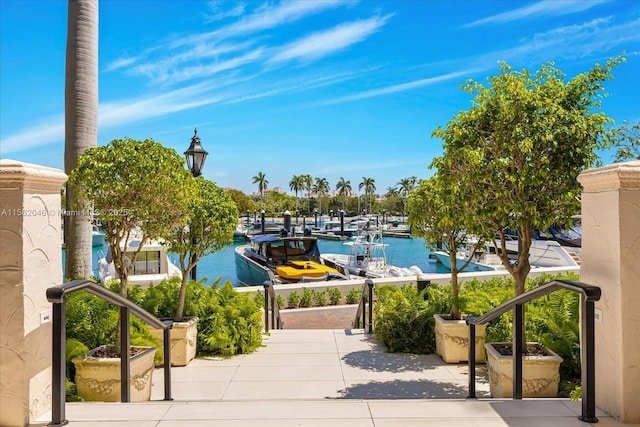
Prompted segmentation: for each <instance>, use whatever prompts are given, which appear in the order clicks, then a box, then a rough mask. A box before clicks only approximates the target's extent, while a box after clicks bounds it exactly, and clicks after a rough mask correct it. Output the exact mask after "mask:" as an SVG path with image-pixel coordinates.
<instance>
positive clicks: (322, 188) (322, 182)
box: [313, 178, 331, 215]
mask: <svg viewBox="0 0 640 427" xmlns="http://www.w3.org/2000/svg"><path fill="white" fill-rule="evenodd" d="M330 188H331V187H330V186H329V181H327V179H326V178H316V183H315V184H314V185H313V191H314V192H315V193H316V194H317V195H318V210H319V211H320V215H322V196H323V195H325V194H327V193H328V192H329V190H330Z"/></svg>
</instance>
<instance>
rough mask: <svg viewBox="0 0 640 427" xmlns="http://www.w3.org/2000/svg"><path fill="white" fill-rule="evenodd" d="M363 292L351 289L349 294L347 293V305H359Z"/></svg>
mask: <svg viewBox="0 0 640 427" xmlns="http://www.w3.org/2000/svg"><path fill="white" fill-rule="evenodd" d="M361 292H362V291H361V290H360V289H357V288H351V289H349V292H348V293H347V296H346V302H347V304H358V303H359V302H360V293H361Z"/></svg>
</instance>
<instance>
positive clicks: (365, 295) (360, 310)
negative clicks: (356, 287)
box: [353, 279, 374, 334]
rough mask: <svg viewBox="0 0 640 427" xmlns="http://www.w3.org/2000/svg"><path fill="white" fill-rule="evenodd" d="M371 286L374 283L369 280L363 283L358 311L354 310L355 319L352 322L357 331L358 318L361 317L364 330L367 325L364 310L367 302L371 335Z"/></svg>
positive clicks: (358, 326)
mask: <svg viewBox="0 0 640 427" xmlns="http://www.w3.org/2000/svg"><path fill="white" fill-rule="evenodd" d="M373 285H374V283H373V280H371V279H367V280H365V281H364V285H362V292H361V293H360V303H359V304H358V309H357V310H356V318H355V320H354V321H353V327H354V328H356V329H359V328H360V317H361V316H362V327H363V328H364V327H365V326H366V325H367V311H366V310H365V305H366V304H367V300H368V302H369V333H370V334H371V333H373ZM367 291H368V292H367Z"/></svg>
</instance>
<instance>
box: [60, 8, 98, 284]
mask: <svg viewBox="0 0 640 427" xmlns="http://www.w3.org/2000/svg"><path fill="white" fill-rule="evenodd" d="M68 7H69V11H68V21H67V27H68V31H67V54H66V79H65V146H64V169H65V172H66V173H67V174H69V173H71V171H72V170H73V169H74V168H75V167H76V165H77V164H78V158H79V157H80V155H82V153H84V151H85V150H87V149H88V148H90V147H94V146H96V145H97V135H98V129H97V127H98V126H97V125H98V0H69V6H68ZM66 200H67V211H68V212H72V213H73V214H71V215H70V214H67V215H65V217H64V219H65V224H64V237H65V244H66V273H65V276H66V277H67V278H72V279H75V278H79V277H91V276H92V275H93V273H92V261H91V259H92V256H91V251H92V237H91V222H90V220H91V213H90V211H89V206H88V205H87V203H86V201H85V200H79V199H78V198H77V197H76V195H75V194H74V193H73V192H72V191H71V190H70V188H68V187H67V194H66Z"/></svg>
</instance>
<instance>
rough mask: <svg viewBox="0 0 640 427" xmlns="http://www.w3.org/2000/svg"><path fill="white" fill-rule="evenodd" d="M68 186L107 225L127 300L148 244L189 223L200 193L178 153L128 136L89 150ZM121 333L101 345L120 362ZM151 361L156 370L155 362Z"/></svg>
mask: <svg viewBox="0 0 640 427" xmlns="http://www.w3.org/2000/svg"><path fill="white" fill-rule="evenodd" d="M151 180H152V181H153V185H150V182H151ZM68 185H69V186H70V187H72V188H73V190H74V191H75V194H76V195H78V196H79V198H80V199H84V200H87V201H88V202H89V203H90V204H91V205H92V206H93V209H94V211H95V216H96V219H98V220H100V222H101V223H102V225H103V227H104V229H105V235H106V238H105V241H106V242H107V244H108V245H109V249H110V250H111V254H112V257H113V261H114V267H115V270H116V274H117V277H118V280H119V283H120V286H119V293H120V295H121V296H122V297H124V298H127V291H128V288H129V286H128V277H129V274H130V273H131V272H132V271H133V268H134V266H135V265H136V260H137V258H138V255H139V254H140V252H141V250H142V248H143V247H144V245H145V244H147V243H148V242H149V241H150V240H163V239H165V238H166V237H168V235H169V233H170V231H171V230H173V229H174V227H177V226H179V225H180V224H183V223H184V222H185V220H186V218H185V214H184V213H185V212H186V211H187V206H188V203H189V200H190V199H191V198H192V193H193V191H194V190H193V189H194V184H193V177H192V176H191V174H190V173H189V172H188V171H187V170H185V169H184V160H183V159H182V157H181V156H179V155H178V153H176V152H175V150H173V149H169V148H165V147H163V146H162V144H160V143H159V142H155V141H153V140H152V139H147V140H144V141H136V140H133V139H130V138H124V139H116V140H113V141H111V142H110V143H109V144H107V145H104V146H100V147H93V148H90V149H88V150H86V151H85V152H84V154H82V156H80V158H79V160H78V164H77V166H76V167H75V168H74V169H73V171H72V172H71V174H70V175H69V182H68ZM134 233H135V234H136V239H137V240H139V245H138V246H137V248H135V249H134V250H130V248H129V250H127V251H126V252H125V250H124V249H123V248H127V247H128V244H127V243H128V242H129V241H130V240H131V237H132V236H133V234H134ZM123 243H124V244H123ZM117 333H118V332H117ZM117 333H116V339H115V341H110V342H102V343H100V344H102V345H107V347H106V349H107V350H108V351H109V352H110V354H107V355H108V356H113V357H114V358H117V360H119V355H120V352H121V351H124V349H120V348H119V345H120V339H119V337H117ZM111 343H113V344H111ZM107 363H108V362H107ZM150 363H151V372H153V358H151V360H150ZM94 371H95V372H98V370H94ZM77 374H78V373H77V371H76V375H77ZM82 378H84V379H86V381H87V382H90V383H93V384H95V387H94V388H97V389H106V388H110V387H111V385H109V384H110V383H107V382H105V380H103V379H100V378H95V379H92V378H91V377H90V374H89V373H87V374H82ZM118 381H119V379H118ZM149 382H150V378H149ZM78 390H79V391H80V387H78Z"/></svg>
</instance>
